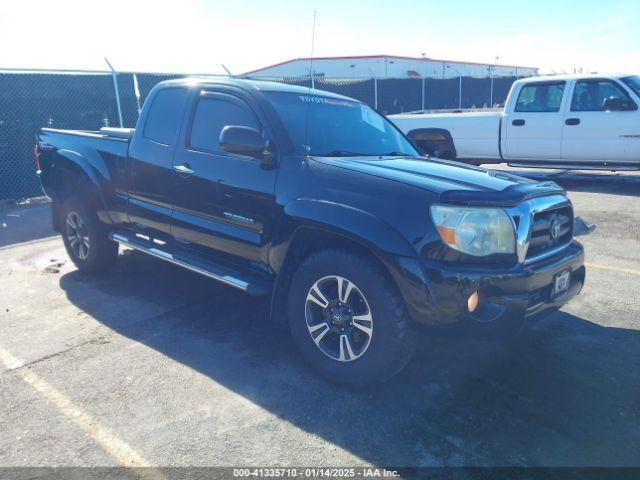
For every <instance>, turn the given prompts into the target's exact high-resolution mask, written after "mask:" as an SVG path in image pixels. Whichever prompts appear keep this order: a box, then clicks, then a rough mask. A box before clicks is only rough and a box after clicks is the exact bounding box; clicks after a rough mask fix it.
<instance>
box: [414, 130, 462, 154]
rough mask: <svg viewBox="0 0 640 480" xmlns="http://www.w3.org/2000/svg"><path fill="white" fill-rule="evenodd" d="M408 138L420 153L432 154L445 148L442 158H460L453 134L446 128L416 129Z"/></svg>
mask: <svg viewBox="0 0 640 480" xmlns="http://www.w3.org/2000/svg"><path fill="white" fill-rule="evenodd" d="M407 137H408V138H409V140H411V142H412V143H413V144H414V145H415V146H416V148H417V149H418V150H419V151H420V153H428V154H432V152H433V151H434V150H435V149H437V148H444V149H445V150H444V152H445V153H444V154H443V155H441V156H440V158H444V159H446V160H454V159H456V158H457V156H458V154H457V152H456V146H455V142H454V141H453V137H452V136H451V132H450V131H449V130H447V129H445V128H414V129H413V130H410V131H409V132H408V133H407Z"/></svg>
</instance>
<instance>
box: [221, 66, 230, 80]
mask: <svg viewBox="0 0 640 480" xmlns="http://www.w3.org/2000/svg"><path fill="white" fill-rule="evenodd" d="M220 66H221V67H222V68H224V71H225V72H227V75H229V78H233V73H231V70H229V69H228V68H227V67H225V65H224V63H221V64H220Z"/></svg>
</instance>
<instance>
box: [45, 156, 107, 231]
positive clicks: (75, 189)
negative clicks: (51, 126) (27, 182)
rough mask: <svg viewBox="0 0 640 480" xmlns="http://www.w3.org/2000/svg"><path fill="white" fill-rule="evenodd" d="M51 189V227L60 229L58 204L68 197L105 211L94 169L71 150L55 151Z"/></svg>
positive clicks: (82, 157) (99, 184) (97, 177)
mask: <svg viewBox="0 0 640 480" xmlns="http://www.w3.org/2000/svg"><path fill="white" fill-rule="evenodd" d="M56 154H57V155H56V156H57V158H56V161H55V170H54V189H53V228H54V230H55V231H57V232H59V231H60V227H61V226H60V218H59V214H58V212H59V209H60V205H61V204H62V203H63V202H64V201H65V200H66V199H67V198H69V197H72V196H75V197H80V198H81V199H82V201H83V202H86V203H87V206H89V207H90V208H94V209H96V210H98V211H105V212H106V211H107V209H106V203H105V200H104V197H103V195H102V184H101V182H100V179H99V175H98V173H97V172H96V169H95V168H94V167H92V165H91V164H90V163H89V161H88V160H87V159H86V158H85V157H84V156H82V155H81V154H79V153H78V152H74V151H72V150H58V151H57V152H56Z"/></svg>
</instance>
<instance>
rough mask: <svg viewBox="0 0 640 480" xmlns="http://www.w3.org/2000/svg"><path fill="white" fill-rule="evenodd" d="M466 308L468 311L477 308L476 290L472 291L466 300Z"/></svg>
mask: <svg viewBox="0 0 640 480" xmlns="http://www.w3.org/2000/svg"><path fill="white" fill-rule="evenodd" d="M467 308H468V309H469V311H470V312H473V311H474V310H475V309H476V308H478V292H473V293H472V294H471V296H470V297H469V299H468V300H467Z"/></svg>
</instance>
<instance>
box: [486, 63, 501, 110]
mask: <svg viewBox="0 0 640 480" xmlns="http://www.w3.org/2000/svg"><path fill="white" fill-rule="evenodd" d="M499 58H500V57H498V56H497V55H496V59H495V61H494V62H493V66H492V67H489V72H490V76H491V95H490V100H489V104H490V105H489V108H493V70H494V69H495V67H496V66H497V65H498V59H499Z"/></svg>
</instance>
